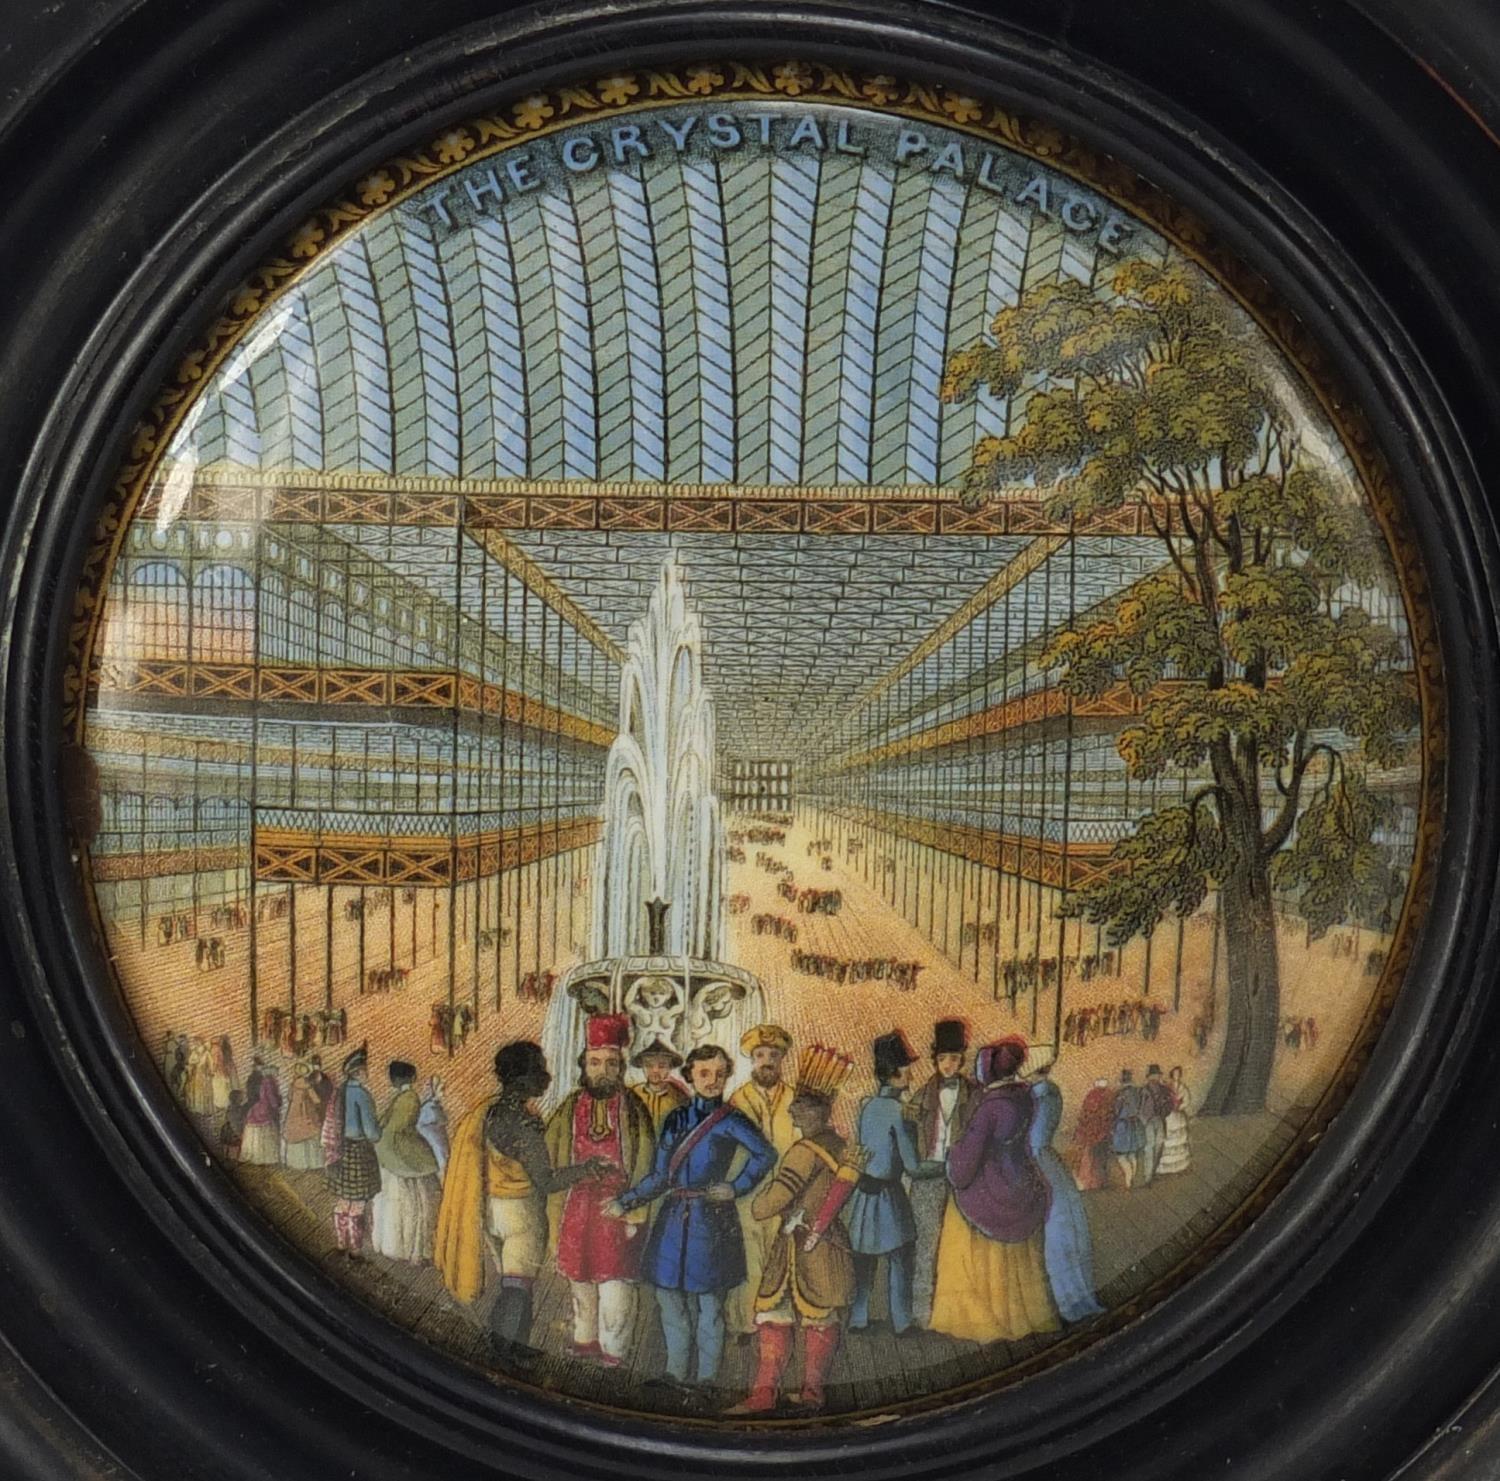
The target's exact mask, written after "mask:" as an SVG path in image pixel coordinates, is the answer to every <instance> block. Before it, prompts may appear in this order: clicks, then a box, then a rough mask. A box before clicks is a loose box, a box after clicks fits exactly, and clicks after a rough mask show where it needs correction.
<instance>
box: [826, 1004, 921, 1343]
mask: <svg viewBox="0 0 1500 1481" xmlns="http://www.w3.org/2000/svg"><path fill="white" fill-rule="evenodd" d="M871 1048H872V1050H873V1056H874V1062H875V1066H874V1067H875V1079H876V1081H877V1082H878V1083H879V1086H880V1088H879V1090H877V1091H876V1093H875V1094H874V1095H872V1096H871V1097H870V1098H869V1099H868V1100H867V1101H866V1102H865V1103H864V1104H863V1105H862V1106H861V1107H860V1108H859V1126H858V1131H857V1132H856V1138H857V1140H858V1141H859V1144H860V1145H861V1146H862V1147H863V1148H864V1150H865V1155H866V1161H865V1164H864V1172H863V1173H861V1174H860V1179H859V1182H858V1184H857V1185H856V1186H855V1190H854V1193H853V1194H852V1196H851V1197H850V1199H849V1244H850V1248H851V1249H852V1250H853V1251H854V1305H853V1307H852V1308H851V1310H850V1313H849V1329H850V1331H854V1332H857V1331H860V1330H861V1329H862V1328H864V1327H866V1326H868V1325H869V1321H870V1290H871V1287H872V1286H873V1285H874V1282H875V1267H876V1262H877V1261H878V1260H879V1258H880V1257H881V1256H882V1255H884V1256H885V1258H886V1272H887V1275H886V1278H887V1280H888V1282H889V1284H888V1286H887V1291H888V1296H889V1305H890V1312H891V1327H892V1330H893V1331H894V1332H895V1333H896V1335H897V1336H900V1335H901V1334H902V1333H904V1332H906V1331H907V1330H908V1329H910V1327H911V1325H912V1311H911V1291H912V1274H913V1264H914V1259H915V1250H916V1239H917V1226H916V1222H915V1220H914V1219H913V1218H912V1211H911V1199H910V1198H908V1197H907V1194H906V1188H905V1185H904V1184H903V1183H902V1181H901V1180H902V1178H903V1176H905V1177H910V1178H912V1179H914V1180H915V1179H919V1178H930V1177H932V1176H933V1175H934V1174H937V1175H941V1173H942V1171H943V1169H942V1164H941V1163H928V1164H926V1165H924V1164H923V1162H922V1159H921V1157H920V1156H919V1154H918V1152H917V1140H916V1136H915V1134H914V1131H913V1123H912V1120H911V1118H910V1117H909V1116H908V1115H906V1113H905V1108H904V1106H903V1105H902V1101H903V1099H904V1097H905V1095H906V1091H907V1088H908V1087H909V1086H910V1084H911V1066H912V1064H913V1063H914V1062H915V1060H916V1056H915V1055H914V1054H913V1053H912V1052H911V1048H910V1046H909V1045H908V1044H907V1042H906V1038H905V1036H904V1035H903V1034H901V1033H900V1032H896V1033H890V1034H882V1035H881V1036H880V1037H879V1038H878V1039H876V1040H875V1042H874V1044H873V1045H872V1046H871Z"/></svg>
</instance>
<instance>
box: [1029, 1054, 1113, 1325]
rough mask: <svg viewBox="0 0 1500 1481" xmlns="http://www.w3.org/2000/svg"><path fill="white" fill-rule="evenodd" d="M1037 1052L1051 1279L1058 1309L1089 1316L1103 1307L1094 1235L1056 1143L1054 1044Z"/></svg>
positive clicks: (1034, 1130) (1040, 1162) (1037, 1146)
mask: <svg viewBox="0 0 1500 1481" xmlns="http://www.w3.org/2000/svg"><path fill="white" fill-rule="evenodd" d="M1032 1056H1033V1060H1034V1063H1032V1062H1028V1068H1030V1069H1031V1071H1032V1075H1033V1079H1032V1083H1031V1094H1032V1098H1033V1099H1034V1100H1035V1101H1036V1115H1035V1116H1034V1117H1033V1118H1032V1122H1031V1132H1030V1144H1031V1155H1032V1156H1033V1157H1035V1158H1036V1164H1037V1166H1038V1167H1039V1168H1041V1170H1042V1176H1043V1177H1045V1178H1046V1179H1047V1185H1048V1187H1049V1188H1050V1189H1051V1190H1052V1200H1051V1204H1050V1206H1049V1207H1048V1209H1047V1222H1046V1224H1045V1225H1044V1226H1043V1229H1042V1248H1043V1254H1044V1255H1045V1257H1046V1262H1047V1279H1048V1280H1049V1281H1050V1282H1051V1284H1052V1298H1053V1300H1054V1301H1056V1302H1057V1311H1058V1315H1059V1316H1061V1317H1062V1319H1063V1320H1064V1321H1065V1322H1084V1321H1087V1320H1088V1319H1089V1318H1090V1317H1093V1316H1098V1315H1100V1313H1101V1312H1102V1311H1103V1310H1104V1308H1103V1307H1102V1306H1100V1305H1099V1301H1098V1298H1097V1297H1096V1296H1095V1295H1094V1243H1093V1236H1092V1235H1091V1234H1090V1233H1089V1220H1088V1215H1087V1214H1086V1213H1085V1212H1084V1209H1083V1195H1082V1194H1081V1193H1079V1191H1078V1185H1077V1184H1076V1183H1075V1182H1074V1181H1073V1175H1072V1174H1071V1173H1070V1172H1069V1171H1068V1169H1067V1168H1066V1167H1065V1166H1064V1165H1063V1160H1062V1158H1061V1157H1059V1156H1058V1155H1057V1153H1056V1151H1054V1150H1053V1146H1052V1138H1053V1137H1054V1136H1055V1135H1056V1133H1057V1128H1058V1124H1059V1123H1060V1122H1061V1121H1062V1113H1063V1098H1062V1091H1060V1090H1059V1089H1058V1088H1057V1086H1056V1085H1054V1084H1053V1083H1052V1075H1051V1071H1052V1063H1051V1050H1050V1049H1047V1048H1045V1047H1042V1048H1034V1049H1033V1050H1032Z"/></svg>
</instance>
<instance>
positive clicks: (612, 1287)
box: [547, 1013, 656, 1367]
mask: <svg viewBox="0 0 1500 1481" xmlns="http://www.w3.org/2000/svg"><path fill="white" fill-rule="evenodd" d="M629 1042H630V1020H629V1018H627V1017H626V1016H625V1015H624V1014H602V1013H601V1014H595V1016H594V1017H592V1018H590V1019H589V1021H588V1026H587V1029H586V1030H585V1040H584V1050H583V1053H582V1055H581V1056H580V1057H579V1061H578V1063H579V1068H580V1069H581V1070H582V1071H583V1083H582V1085H581V1086H580V1087H579V1088H578V1089H577V1090H575V1091H574V1092H573V1093H572V1094H571V1095H569V1096H568V1097H567V1098H566V1099H565V1100H564V1101H563V1103H562V1104H561V1105H560V1106H558V1108H557V1109H556V1110H555V1111H554V1112H553V1113H552V1116H551V1119H550V1120H549V1121H548V1122H547V1151H548V1154H549V1155H550V1157H551V1159H552V1165H553V1166H554V1167H556V1168H559V1169H560V1168H565V1167H574V1166H578V1165H579V1164H584V1163H591V1164H593V1165H594V1166H596V1167H599V1168H600V1169H601V1174H600V1176H599V1177H597V1178H594V1179H590V1180H589V1181H588V1182H586V1183H579V1184H575V1185H574V1186H573V1187H572V1188H570V1189H569V1190H568V1192H567V1195H566V1198H565V1199H564V1198H563V1197H562V1196H561V1195H559V1197H557V1198H555V1199H554V1200H553V1201H552V1209H551V1215H552V1219H551V1222H552V1223H553V1226H554V1228H555V1229H556V1231H557V1268H558V1271H559V1272H560V1273H561V1274H562V1275H563V1276H564V1277H566V1279H567V1280H568V1282H569V1283H570V1284H571V1286H572V1288H573V1346H572V1352H573V1356H574V1357H580V1358H597V1359H599V1360H600V1361H601V1362H602V1363H604V1364H606V1365H607V1366H609V1367H617V1366H618V1365H619V1364H620V1362H621V1361H622V1360H623V1359H624V1357H625V1353H626V1349H627V1348H628V1346H629V1343H630V1330H631V1323H632V1320H633V1318H634V1316H635V1280H636V1276H637V1274H638V1271H639V1268H640V1251H641V1240H640V1239H639V1235H640V1230H641V1225H642V1223H643V1222H644V1221H645V1218H646V1210H645V1209H644V1208H642V1209H639V1210H637V1211H636V1212H635V1213H633V1214H630V1215H628V1216H627V1217H626V1218H624V1219H607V1218H605V1217H604V1213H603V1209H604V1205H605V1204H607V1203H608V1202H609V1201H610V1200H611V1199H612V1198H614V1196H615V1195H616V1194H617V1193H621V1192H623V1191H624V1190H625V1189H626V1188H628V1187H629V1186H630V1185H631V1184H632V1183H636V1182H639V1181H640V1180H641V1179H642V1178H644V1177H645V1176H646V1174H647V1173H648V1172H649V1171H650V1169H651V1158H652V1155H653V1153H654V1152H655V1149H656V1136H655V1132H654V1129H653V1127H652V1125H651V1116H650V1113H649V1112H648V1111H647V1110H646V1108H645V1106H643V1105H642V1104H641V1101H640V1099H639V1097H637V1096H635V1095H633V1094H632V1093H631V1092H630V1091H628V1090H627V1089H626V1088H625V1048H626V1045H628V1044H629ZM559 1214H560V1218H559Z"/></svg>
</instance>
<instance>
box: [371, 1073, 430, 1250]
mask: <svg viewBox="0 0 1500 1481" xmlns="http://www.w3.org/2000/svg"><path fill="white" fill-rule="evenodd" d="M390 1077H391V1087H392V1089H393V1090H394V1091H395V1092H396V1093H395V1095H394V1096H393V1097H392V1098H391V1103H390V1105H388V1106H387V1107H386V1108H385V1115H383V1116H382V1117H381V1118H380V1141H379V1143H378V1144H377V1146H376V1149H375V1153H376V1156H377V1157H378V1158H379V1161H380V1174H381V1178H380V1193H379V1194H378V1195H377V1197H376V1199H375V1203H374V1206H373V1207H372V1209H371V1210H370V1214H371V1218H372V1220H373V1225H374V1229H373V1243H374V1246H375V1253H376V1254H377V1255H385V1256H387V1257H388V1258H389V1259H392V1260H405V1261H406V1262H407V1263H408V1264H412V1265H422V1264H425V1263H426V1262H427V1261H428V1260H430V1259H431V1258H432V1237H433V1231H434V1230H435V1229H436V1227H437V1215H438V1202H439V1200H440V1199H441V1197H442V1183H441V1182H440V1181H439V1179H438V1165H437V1157H436V1155H435V1154H434V1153H433V1150H432V1148H431V1147H430V1146H428V1145H427V1141H426V1139H425V1138H424V1137H423V1136H422V1134H421V1132H420V1131H418V1130H417V1119H418V1117H419V1116H420V1115H421V1112H422V1103H421V1098H420V1097H419V1096H418V1095H417V1089H416V1078H417V1069H416V1066H415V1065H412V1064H407V1063H406V1062H405V1061H404V1060H396V1061H395V1062H394V1063H393V1064H392V1065H391V1067H390Z"/></svg>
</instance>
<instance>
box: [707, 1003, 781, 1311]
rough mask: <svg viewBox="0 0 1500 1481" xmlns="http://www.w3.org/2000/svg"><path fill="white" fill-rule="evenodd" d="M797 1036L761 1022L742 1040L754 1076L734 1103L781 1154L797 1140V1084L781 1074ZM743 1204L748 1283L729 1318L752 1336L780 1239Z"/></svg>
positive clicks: (731, 1101)
mask: <svg viewBox="0 0 1500 1481" xmlns="http://www.w3.org/2000/svg"><path fill="white" fill-rule="evenodd" d="M791 1047H792V1036H791V1035H790V1034H789V1033H787V1031H786V1030H785V1029H784V1028H782V1027H780V1025H778V1024H774V1023H760V1024H757V1025H756V1026H755V1027H754V1028H753V1029H751V1030H750V1031H749V1032H748V1033H746V1034H745V1036H744V1037H743V1038H742V1039H741V1040H740V1053H741V1054H747V1055H749V1056H750V1078H749V1080H747V1081H746V1082H745V1083H744V1084H743V1085H741V1086H740V1088H739V1089H738V1090H736V1091H735V1092H734V1094H733V1095H731V1096H730V1097H729V1104H730V1105H732V1106H733V1107H734V1108H735V1110H737V1111H739V1112H741V1113H742V1114H743V1115H744V1116H745V1117H747V1118H748V1119H749V1120H750V1121H751V1122H753V1123H754V1125H755V1127H756V1129H757V1130H758V1131H759V1132H760V1134H761V1135H762V1136H763V1137H765V1139H766V1140H767V1141H768V1142H770V1144H771V1145H772V1146H773V1147H775V1149H776V1155H777V1156H778V1157H784V1156H786V1154H787V1152H788V1151H789V1150H790V1148H791V1146H792V1143H793V1142H795V1141H796V1140H797V1128H796V1127H795V1126H794V1125H793V1123H792V1116H791V1106H792V1087H791V1086H790V1085H788V1084H787V1083H786V1081H785V1080H784V1079H783V1078H782V1066H783V1064H784V1062H785V1060H786V1056H787V1051H788V1050H789V1049H790V1048H791ZM739 1208H740V1233H741V1235H742V1236H743V1237H744V1241H745V1283H744V1285H742V1286H740V1287H739V1288H738V1289H736V1290H735V1291H734V1293H733V1294H732V1295H731V1296H730V1298H729V1305H728V1309H727V1310H726V1312H725V1317H724V1319H725V1321H726V1323H727V1324H728V1326H729V1330H730V1331H731V1332H733V1333H735V1334H736V1335H737V1336H739V1337H741V1338H744V1337H749V1336H751V1335H752V1334H753V1333H754V1332H755V1295H756V1292H757V1291H759V1290H760V1277H761V1272H762V1271H763V1270H764V1269H765V1263H766V1258H767V1256H768V1255H769V1254H770V1252H771V1247H772V1246H773V1245H774V1244H775V1242H776V1223H777V1221H776V1220H775V1219H761V1218H757V1217H756V1216H755V1213H754V1211H753V1207H752V1204H751V1201H750V1200H749V1199H746V1200H745V1201H744V1202H742V1203H741V1204H740V1206H739Z"/></svg>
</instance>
